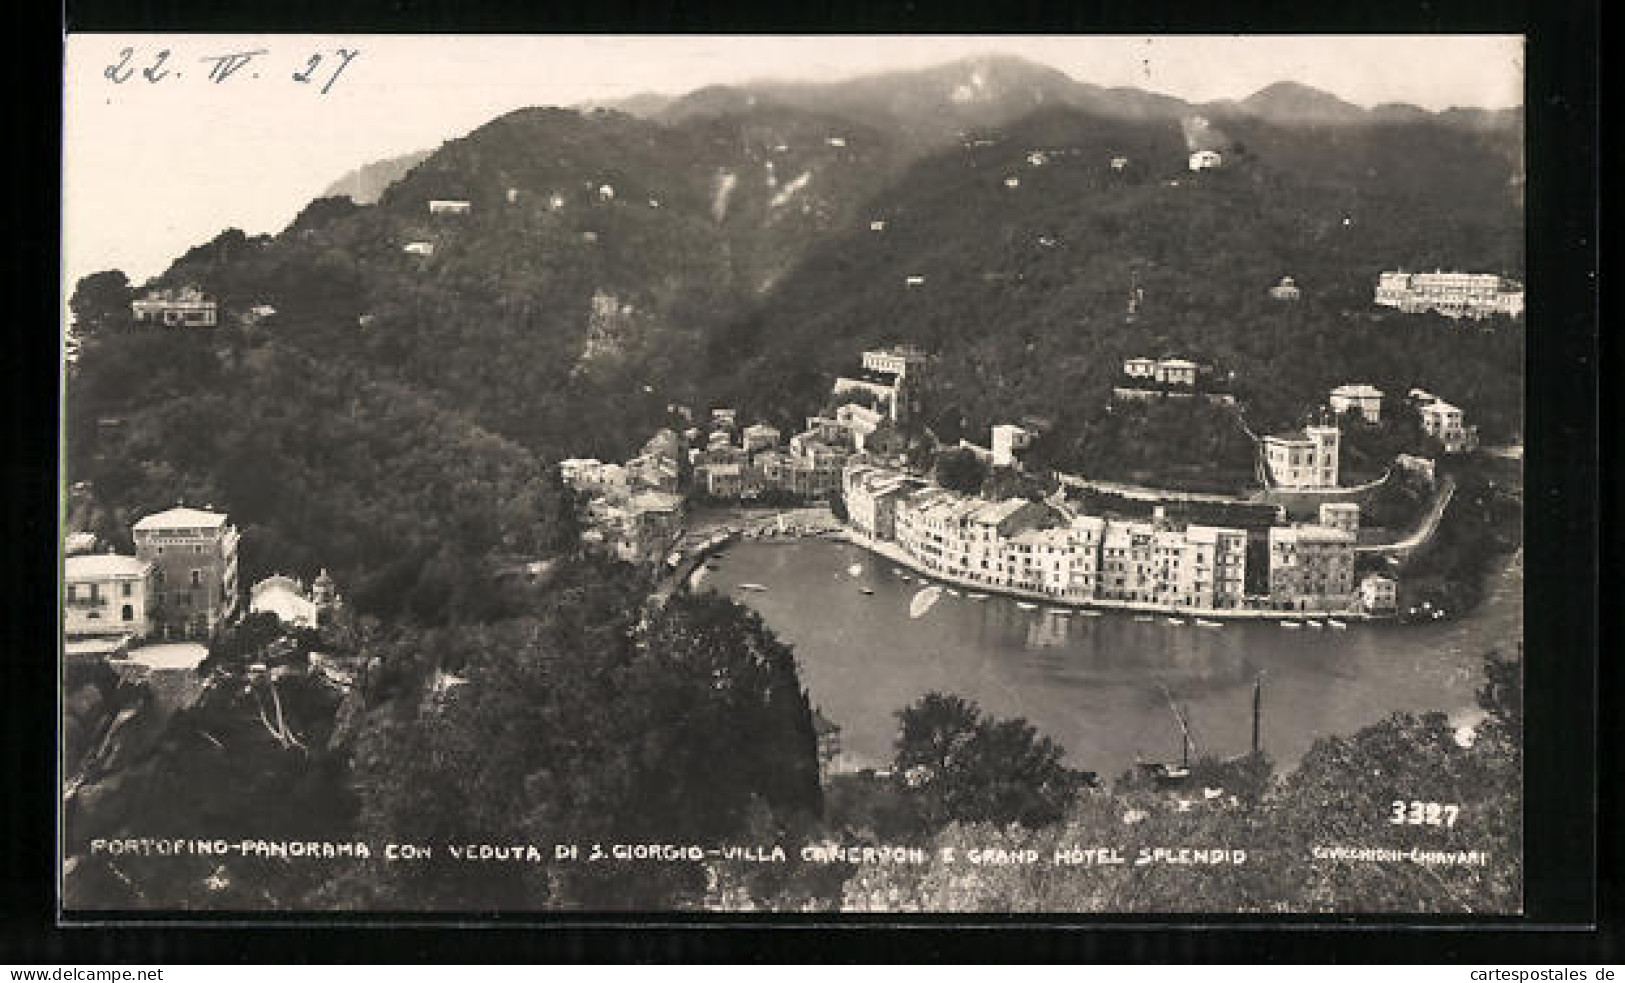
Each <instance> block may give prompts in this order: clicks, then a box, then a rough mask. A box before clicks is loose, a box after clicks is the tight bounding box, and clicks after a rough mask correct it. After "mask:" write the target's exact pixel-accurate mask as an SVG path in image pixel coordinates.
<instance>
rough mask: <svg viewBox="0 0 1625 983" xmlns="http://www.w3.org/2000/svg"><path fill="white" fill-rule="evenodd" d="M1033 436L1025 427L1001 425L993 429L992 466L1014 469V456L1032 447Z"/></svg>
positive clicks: (1008, 424)
mask: <svg viewBox="0 0 1625 983" xmlns="http://www.w3.org/2000/svg"><path fill="white" fill-rule="evenodd" d="M1032 442H1033V435H1032V432H1031V431H1029V430H1028V429H1027V428H1026V427H1018V426H1016V425H1015V424H1014V423H1001V424H999V425H997V426H995V427H994V428H993V466H994V467H996V468H1009V467H1014V466H1015V464H1016V454H1018V453H1020V452H1021V451H1024V450H1026V449H1027V448H1028V447H1029V446H1031V445H1032Z"/></svg>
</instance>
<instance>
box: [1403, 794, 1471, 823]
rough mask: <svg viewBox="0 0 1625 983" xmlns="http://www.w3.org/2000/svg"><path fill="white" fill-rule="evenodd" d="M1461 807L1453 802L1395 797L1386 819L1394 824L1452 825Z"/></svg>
mask: <svg viewBox="0 0 1625 983" xmlns="http://www.w3.org/2000/svg"><path fill="white" fill-rule="evenodd" d="M1460 813H1461V807H1460V806H1458V805H1456V804H1455V803H1453V802H1421V801H1418V800H1415V799H1413V800H1411V801H1410V802H1406V801H1404V800H1403V799H1395V800H1394V804H1393V806H1392V808H1391V810H1390V811H1389V813H1388V821H1389V822H1390V823H1393V824H1394V825H1395V826H1454V825H1456V816H1458V815H1459V814H1460Z"/></svg>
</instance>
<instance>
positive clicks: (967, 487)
mask: <svg viewBox="0 0 1625 983" xmlns="http://www.w3.org/2000/svg"><path fill="white" fill-rule="evenodd" d="M935 467H936V478H937V484H939V485H941V486H942V487H944V488H946V489H948V490H949V491H956V492H961V493H963V494H966V495H975V494H977V493H978V492H980V491H981V490H982V483H983V482H984V481H986V480H987V473H988V468H987V464H986V463H985V462H984V461H983V460H982V459H981V458H980V457H977V456H976V454H975V453H974V452H973V451H971V450H969V449H965V448H957V449H954V450H947V451H943V452H942V453H940V454H938V455H937V457H936V465H935Z"/></svg>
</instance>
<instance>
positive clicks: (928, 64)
mask: <svg viewBox="0 0 1625 983" xmlns="http://www.w3.org/2000/svg"><path fill="white" fill-rule="evenodd" d="M1524 45H1525V38H1524V37H1523V36H1521V35H1505V34H1494V35H1488V34H1434V35H1426V36H1423V35H1398V34H1395V35H1375V34H1367V35H1357V36H1355V35H1335V36H1334V35H1298V34H1252V35H1248V34H1241V35H1235V34H1229V35H1206V34H1165V35H1122V36H1118V35H1044V36H1036V35H1035V36H1028V35H875V36H868V35H825V36H798V35H705V34H695V35H667V36H655V35H633V34H626V35H615V34H597V35H558V34H553V35H501V34H463V35H458V34H443V35H425V34H359V35H343V36H340V35H315V34H311V35H300V34H266V35H227V34H203V33H197V34H162V33H139V34H136V33H132V34H111V33H108V34H103V33H72V34H69V35H68V36H67V39H66V43H65V59H64V65H63V96H64V100H63V132H62V137H63V144H62V213H61V218H62V243H61V244H62V255H61V276H62V280H61V305H60V306H61V316H62V330H61V342H62V345H61V360H60V367H61V379H60V398H61V409H60V413H61V428H60V441H61V445H60V455H61V457H60V470H59V482H60V494H61V499H60V513H59V516H60V519H59V521H60V529H59V537H60V568H59V570H58V576H59V583H60V590H59V593H58V598H59V609H58V621H59V652H58V655H59V658H58V669H57V676H58V683H59V692H58V694H57V706H56V710H57V712H58V720H59V735H60V740H59V745H60V746H59V748H58V778H59V791H60V802H59V810H58V830H57V832H58V840H59V845H60V857H59V860H60V867H59V869H60V882H59V885H58V887H59V891H60V904H61V914H62V916H63V917H65V918H72V917H73V916H75V915H76V914H79V915H84V916H87V917H88V916H93V915H95V914H96V913H106V912H123V913H136V914H143V915H153V916H185V915H220V914H232V913H240V914H248V915H260V914H269V913H278V914H283V915H289V914H292V915H332V914H335V913H338V914H344V913H363V914H370V913H392V914H410V915H419V916H424V917H430V918H436V917H445V918H459V917H475V916H484V915H492V914H513V915H548V916H553V915H608V914H615V913H643V914H650V915H686V914H690V913H693V914H700V915H709V916H727V917H730V918H733V917H740V916H746V915H750V916H755V915H768V914H771V915H780V914H788V913H797V914H801V915H815V916H820V917H825V918H828V919H831V920H836V919H839V918H841V917H843V916H858V915H861V916H866V917H874V916H883V917H889V918H896V919H906V918H914V917H916V916H922V915H927V916H928V915H961V916H995V915H997V916H1002V915H1022V916H1044V915H1058V916H1060V915H1064V916H1069V917H1084V918H1089V917H1100V918H1109V917H1118V916H1129V915H1134V916H1171V915H1183V916H1192V917H1205V916H1215V915H1224V916H1238V915H1241V916H1257V917H1260V918H1272V917H1283V916H1285V917H1296V916H1327V915H1336V916H1360V915H1378V916H1414V917H1424V918H1434V917H1459V916H1472V917H1484V916H1518V915H1521V914H1523V913H1524V912H1525V906H1526V888H1525V838H1524V807H1525V795H1524V780H1525V769H1524V727H1523V707H1524V659H1525V651H1524V519H1525V512H1524V444H1525V389H1526V368H1525V367H1526V334H1525V329H1526V313H1525V287H1524V283H1525V280H1526V278H1527V274H1526V269H1525V262H1526V257H1525V251H1526V249H1525V201H1524V197H1525V174H1526V166H1525V156H1526V153H1525V151H1526V146H1525V118H1524V107H1525V97H1524V91H1525V90H1524V56H1525V48H1524ZM1536 286H1537V287H1538V286H1539V283H1538V281H1537V282H1536ZM1536 293H1537V300H1538V294H1539V291H1538V290H1537V291H1536ZM1533 310H1534V311H1537V312H1538V311H1539V310H1540V306H1539V304H1538V303H1536V304H1535V306H1534V308H1533ZM1534 319H1535V320H1539V318H1538V317H1536V318H1534ZM1536 443H1537V446H1539V442H1538V439H1537V442H1536ZM1536 500H1537V501H1540V498H1539V496H1538V495H1537V496H1536ZM1531 538H1533V536H1532V537H1531ZM1579 575H1580V576H1584V575H1585V572H1584V571H1583V570H1581V571H1580V572H1579ZM1548 586H1550V585H1548ZM1536 637H1539V636H1535V635H1532V636H1531V638H1532V639H1534V638H1536ZM1531 644H1532V646H1533V641H1532V643H1531ZM1530 656H1531V657H1532V658H1559V657H1561V653H1557V652H1534V651H1532V652H1531V653H1530ZM47 657H48V653H47ZM47 856H48V854H47Z"/></svg>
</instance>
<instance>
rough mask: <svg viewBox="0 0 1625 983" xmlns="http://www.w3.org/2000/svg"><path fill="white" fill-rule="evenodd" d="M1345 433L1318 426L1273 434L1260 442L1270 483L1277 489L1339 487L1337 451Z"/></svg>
mask: <svg viewBox="0 0 1625 983" xmlns="http://www.w3.org/2000/svg"><path fill="white" fill-rule="evenodd" d="M1341 439H1342V434H1341V433H1340V432H1339V431H1338V429H1337V428H1336V427H1334V426H1325V425H1317V426H1310V427H1305V428H1303V429H1302V430H1294V431H1291V432H1289V433H1279V434H1271V435H1269V436H1267V437H1265V438H1264V439H1263V440H1262V441H1261V442H1260V443H1261V451H1262V453H1263V455H1264V465H1265V468H1266V470H1267V473H1268V475H1269V479H1270V482H1271V484H1273V485H1275V486H1276V487H1278V488H1292V489H1298V488H1336V487H1337V452H1338V444H1339V442H1340V440H1341Z"/></svg>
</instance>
